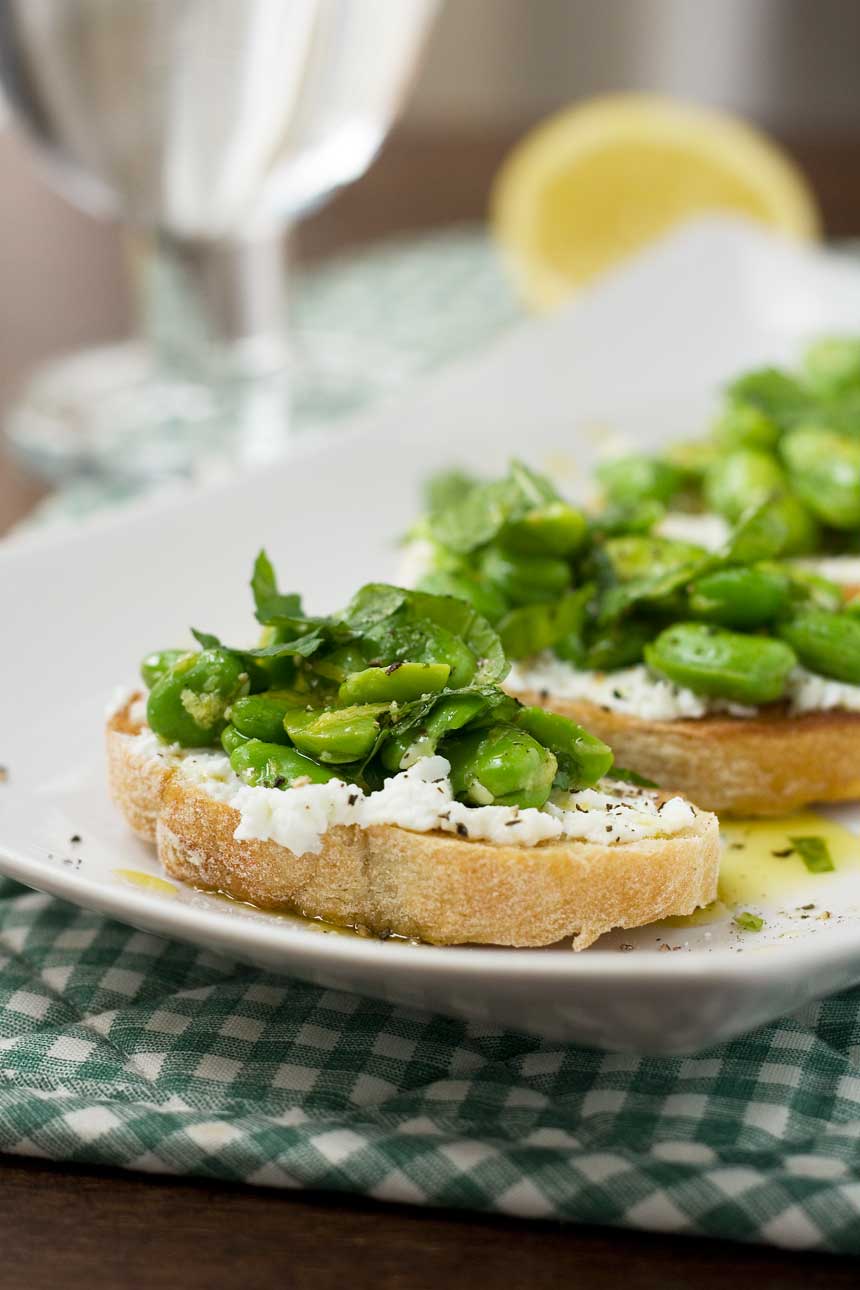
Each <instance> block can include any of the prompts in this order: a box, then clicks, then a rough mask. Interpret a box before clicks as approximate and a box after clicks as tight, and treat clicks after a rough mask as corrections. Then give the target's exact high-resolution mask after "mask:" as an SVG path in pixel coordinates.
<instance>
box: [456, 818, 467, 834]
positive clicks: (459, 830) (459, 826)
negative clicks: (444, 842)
mask: <svg viewBox="0 0 860 1290" xmlns="http://www.w3.org/2000/svg"><path fill="white" fill-rule="evenodd" d="M457 833H458V835H459V837H461V838H467V837H468V836H469V830H468V829H467V828H466V826H465V824H463V823H462V821H460V822H458V824H457Z"/></svg>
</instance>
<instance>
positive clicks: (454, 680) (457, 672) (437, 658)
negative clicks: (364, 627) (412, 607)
mask: <svg viewBox="0 0 860 1290" xmlns="http://www.w3.org/2000/svg"><path fill="white" fill-rule="evenodd" d="M366 639H367V641H368V642H372V646H373V652H372V655H371V657H372V658H373V661H374V662H375V663H376V662H379V663H386V664H387V663H400V662H403V661H408V662H410V663H447V665H448V666H449V667H450V669H451V674H450V676H449V677H448V684H449V685H450V687H451V689H452V690H460V689H462V688H463V686H466V685H468V684H469V682H470V681H471V680H472V678H473V677H474V675H475V673H476V671H477V670H478V660H477V658H476V657H475V655H474V654H473V653H472V651H471V650H470V649H469V647H468V645H466V644H464V643H463V641H462V640H460V638H459V636H455V635H454V633H453V632H450V631H448V629H447V627H441V626H440V625H439V624H438V623H434V622H430V621H429V620H428V619H421V620H419V621H416V622H413V621H411V620H409V619H405V620H404V621H403V622H400V623H397V624H396V625H395V626H393V627H390V628H389V627H386V626H382V627H381V628H379V629H378V630H374V632H373V633H372V634H371V633H369V634H368V636H367V638H366Z"/></svg>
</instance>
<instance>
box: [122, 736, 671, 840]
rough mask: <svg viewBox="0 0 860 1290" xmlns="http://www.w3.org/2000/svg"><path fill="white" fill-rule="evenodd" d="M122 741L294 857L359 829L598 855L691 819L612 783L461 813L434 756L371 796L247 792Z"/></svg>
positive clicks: (162, 748) (650, 795)
mask: <svg viewBox="0 0 860 1290" xmlns="http://www.w3.org/2000/svg"><path fill="white" fill-rule="evenodd" d="M130 738H133V739H134V741H135V752H136V755H137V756H139V757H141V758H142V759H144V760H149V759H150V758H152V757H158V758H159V759H161V760H162V761H164V760H166V761H168V762H169V763H170V764H171V765H173V766H174V767H175V768H176V770H177V772H178V774H180V775H181V776H182V777H183V778H185V779H187V780H188V781H189V782H190V783H192V784H194V785H196V786H197V787H198V788H200V789H202V790H203V791H204V792H205V793H207V794H208V795H209V796H210V797H213V798H214V799H215V800H216V801H219V802H224V803H226V804H227V805H228V806H232V807H233V808H234V809H235V810H236V811H238V813H239V823H238V825H237V827H236V831H235V834H234V836H235V837H236V839H237V840H239V841H243V840H249V839H256V840H259V841H268V840H272V841H273V842H277V843H279V844H280V845H281V846H284V847H287V848H288V849H289V850H290V851H292V852H293V853H294V854H295V855H305V854H306V853H308V852H311V853H318V852H319V851H320V850H321V849H322V845H323V838H324V836H325V834H326V832H327V831H328V830H329V829H331V828H336V827H337V826H338V825H358V827H359V828H365V829H366V828H370V827H371V826H372V825H374V824H393V825H397V826H398V827H399V828H402V829H409V830H411V831H412V832H414V833H430V832H434V831H440V832H443V833H453V834H455V835H457V836H458V837H462V838H463V839H464V840H466V839H472V840H475V841H484V842H493V843H496V844H498V845H502V846H504V845H507V846H521V847H522V846H524V847H531V846H536V845H537V844H538V843H540V842H546V841H551V840H556V841H557V840H562V839H570V840H571V841H583V842H599V843H602V844H603V845H606V844H607V843H613V842H619V843H620V842H633V841H637V840H641V839H643V838H653V837H666V836H671V835H673V834H676V833H679V832H681V831H682V830H684V829H686V828H689V827H690V825H691V824H692V822H693V821H694V819H695V818H696V811H695V809H694V808H693V807H692V806H691V805H690V804H689V802H686V801H684V800H683V799H682V798H680V797H673V798H671V799H669V800H668V801H665V802H662V803H661V802H660V798H659V795H658V794H657V793H654V792H651V791H649V790H646V789H639V788H631V787H630V786H629V785H626V784H615V783H613V782H612V781H604V782H603V783H602V784H601V786H600V787H599V788H598V789H586V790H584V791H583V792H581V793H557V794H554V795H553V798H552V799H551V800H550V801H549V802H547V803H546V805H545V806H544V807H543V808H542V809H540V810H537V809H535V808H532V807H529V808H525V809H520V808H519V807H515V806H466V805H465V804H464V803H463V802H457V801H455V800H454V796H453V793H452V790H451V781H450V779H449V772H450V769H451V767H450V764H449V762H448V761H447V760H446V759H445V758H444V757H440V756H433V757H423V758H421V760H420V761H417V762H416V763H415V764H414V765H413V766H410V767H409V769H408V770H405V771H400V773H399V774H397V775H392V776H391V778H390V779H387V780H386V781H385V783H384V785H383V787H382V788H381V789H379V790H378V791H377V792H374V793H364V792H362V790H361V789H360V788H358V787H357V786H356V785H355V784H347V783H345V782H344V781H343V780H339V779H333V780H330V781H329V782H328V783H327V784H306V785H304V786H301V787H294V788H288V789H276V788H257V787H252V786H250V785H248V784H245V783H244V782H243V781H242V780H241V779H240V778H239V776H238V775H236V774H235V772H234V771H233V770H232V768H231V766H230V761H229V759H228V758H227V757H225V756H224V755H223V754H221V753H216V752H200V751H194V750H190V751H187V750H181V749H178V748H176V746H175V745H165V744H161V743H160V741H159V740H158V739H157V737H156V736H155V735H153V734H152V733H151V731H148V730H146V731H143V732H141V734H139V735H135V736H130Z"/></svg>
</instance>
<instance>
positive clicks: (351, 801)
mask: <svg viewBox="0 0 860 1290" xmlns="http://www.w3.org/2000/svg"><path fill="white" fill-rule="evenodd" d="M346 800H347V803H348V804H349V805H350V806H355V804H356V802H357V801H358V793H350V795H349V797H348V798H347V799H346Z"/></svg>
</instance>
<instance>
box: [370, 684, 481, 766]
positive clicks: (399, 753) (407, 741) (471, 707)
mask: <svg viewBox="0 0 860 1290" xmlns="http://www.w3.org/2000/svg"><path fill="white" fill-rule="evenodd" d="M488 706H489V705H488V703H487V700H486V699H485V698H484V697H483V696H482V695H480V694H450V695H446V696H445V697H444V698H442V699H440V700H439V702H438V703H437V704H435V706H434V707H433V709H432V711H431V712H430V713H429V714H428V715H427V717H426V719H425V720H424V721H423V723H422V724H421V725H420V726H417V727H416V726H411V727H410V728H409V729H408V730H406V731H405V732H404V733H403V734H402V735H397V736H395V737H394V738H392V739H388V740H387V741H386V742H385V743H384V744H383V746H382V753H381V756H382V764H383V766H385V768H386V770H406V769H407V768H408V767H409V766H413V765H414V764H415V762H416V761H419V760H420V759H421V758H422V757H432V756H433V754H434V753H435V751H436V748H437V745H438V743H439V740H440V739H442V738H443V737H444V736H445V735H446V734H449V733H450V732H451V731H452V730H462V728H463V726H465V725H467V724H468V723H469V722H470V721H472V720H473V719H474V718H475V717H477V716H478V714H479V713H481V712H483V711H484V710H485V709H487V708H488Z"/></svg>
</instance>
